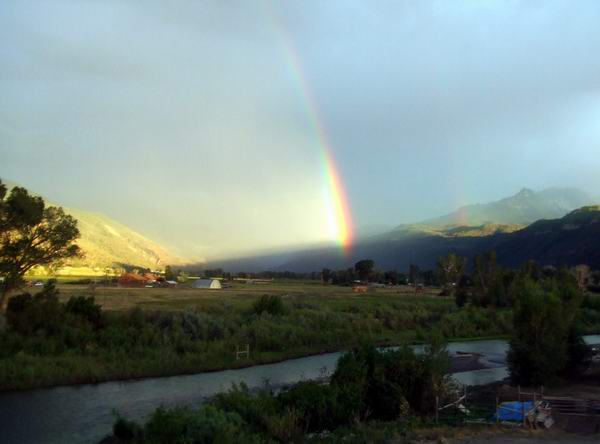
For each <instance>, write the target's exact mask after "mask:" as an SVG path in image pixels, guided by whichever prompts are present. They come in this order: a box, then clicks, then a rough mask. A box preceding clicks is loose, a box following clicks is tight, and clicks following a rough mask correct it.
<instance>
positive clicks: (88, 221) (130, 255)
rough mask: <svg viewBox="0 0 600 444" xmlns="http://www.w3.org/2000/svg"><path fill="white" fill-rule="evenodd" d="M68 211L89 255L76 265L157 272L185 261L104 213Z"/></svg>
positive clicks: (75, 264)
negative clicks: (129, 268)
mask: <svg viewBox="0 0 600 444" xmlns="http://www.w3.org/2000/svg"><path fill="white" fill-rule="evenodd" d="M65 211H66V212H67V213H68V214H70V215H71V216H73V217H74V218H75V219H77V221H78V227H79V231H80V232H81V237H80V238H79V240H78V241H77V244H78V245H79V246H80V247H81V249H82V250H83V252H84V255H85V256H84V258H83V259H77V260H74V261H71V262H70V265H72V266H75V267H89V268H106V267H118V266H121V265H128V266H132V267H141V268H150V269H152V270H156V269H161V268H164V266H165V265H168V264H170V265H176V264H181V263H183V262H184V260H183V259H181V258H179V257H177V256H176V255H175V254H173V253H171V252H169V251H168V250H167V249H166V248H165V247H163V246H161V245H160V244H158V243H157V242H154V241H152V240H150V239H148V238H147V237H145V236H143V235H141V234H140V233H138V232H136V231H134V230H133V229H131V228H129V227H127V226H126V225H123V224H121V223H119V222H117V221H115V220H113V219H111V218H109V217H107V216H105V215H103V214H100V213H93V212H89V211H83V210H79V209H73V208H65Z"/></svg>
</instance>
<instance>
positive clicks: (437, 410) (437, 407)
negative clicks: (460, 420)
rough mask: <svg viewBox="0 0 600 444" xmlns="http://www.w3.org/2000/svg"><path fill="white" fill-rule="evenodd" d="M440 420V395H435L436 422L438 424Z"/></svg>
mask: <svg viewBox="0 0 600 444" xmlns="http://www.w3.org/2000/svg"><path fill="white" fill-rule="evenodd" d="M439 420H440V397H439V396H436V397H435V423H436V425H437V424H438V422H439Z"/></svg>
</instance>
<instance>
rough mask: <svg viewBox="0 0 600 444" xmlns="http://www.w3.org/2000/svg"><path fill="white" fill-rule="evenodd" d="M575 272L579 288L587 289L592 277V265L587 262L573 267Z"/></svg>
mask: <svg viewBox="0 0 600 444" xmlns="http://www.w3.org/2000/svg"><path fill="white" fill-rule="evenodd" d="M573 274H574V275H575V279H576V280H577V286H578V287H579V289H580V290H582V291H583V290H585V289H586V288H587V286H588V282H589V279H590V267H589V266H588V265H585V264H580V265H577V266H576V267H575V268H574V269H573Z"/></svg>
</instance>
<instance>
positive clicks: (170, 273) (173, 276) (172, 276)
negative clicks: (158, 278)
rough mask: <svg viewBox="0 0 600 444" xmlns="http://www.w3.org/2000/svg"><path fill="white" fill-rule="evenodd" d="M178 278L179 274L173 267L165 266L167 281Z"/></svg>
mask: <svg viewBox="0 0 600 444" xmlns="http://www.w3.org/2000/svg"><path fill="white" fill-rule="evenodd" d="M176 279H177V275H176V274H175V272H173V269H172V268H171V266H170V265H167V266H166V267H165V280H166V281H174V280H176Z"/></svg>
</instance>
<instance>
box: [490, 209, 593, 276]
mask: <svg viewBox="0 0 600 444" xmlns="http://www.w3.org/2000/svg"><path fill="white" fill-rule="evenodd" d="M497 251H498V255H499V258H500V259H501V260H502V263H504V264H507V265H518V264H521V263H523V262H525V261H527V260H529V259H533V260H535V261H537V262H539V263H541V264H543V265H555V266H561V265H568V266H574V265H578V264H588V265H590V266H591V267H592V268H595V269H599V268H600V206H588V207H583V208H580V209H578V210H575V211H573V212H571V213H569V214H567V215H566V216H564V217H562V218H560V219H554V220H540V221H537V222H535V223H533V224H531V225H530V226H528V227H527V228H525V229H523V230H520V231H518V232H516V233H513V234H512V235H511V236H507V237H506V238H504V239H501V242H499V243H498V245H497Z"/></svg>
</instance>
